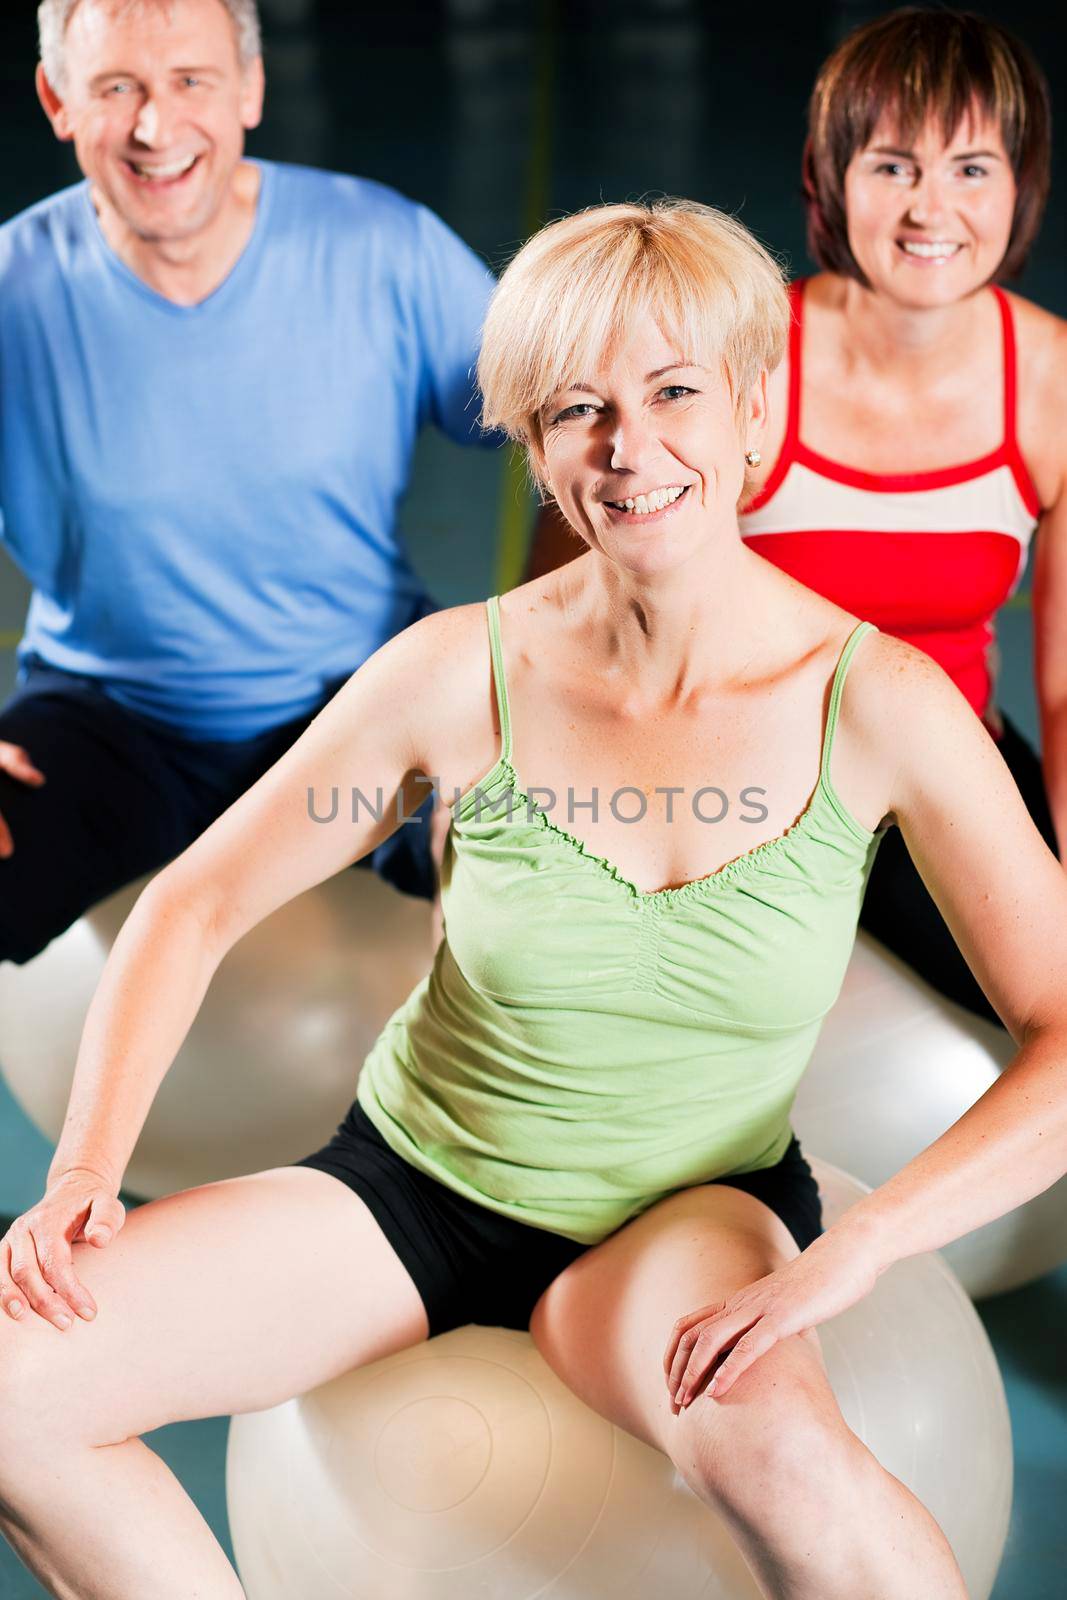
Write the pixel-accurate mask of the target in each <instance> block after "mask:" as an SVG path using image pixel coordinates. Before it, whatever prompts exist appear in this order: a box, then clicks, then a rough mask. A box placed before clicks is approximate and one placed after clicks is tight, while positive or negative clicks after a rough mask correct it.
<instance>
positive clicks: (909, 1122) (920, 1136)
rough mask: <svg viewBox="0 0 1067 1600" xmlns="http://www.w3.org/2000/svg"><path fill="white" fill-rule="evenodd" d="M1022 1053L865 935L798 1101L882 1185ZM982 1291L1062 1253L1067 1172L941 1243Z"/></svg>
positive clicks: (799, 1120) (825, 1150)
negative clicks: (1010, 1207)
mask: <svg viewBox="0 0 1067 1600" xmlns="http://www.w3.org/2000/svg"><path fill="white" fill-rule="evenodd" d="M1014 1054H1015V1045H1014V1044H1013V1043H1012V1040H1011V1037H1010V1035H1009V1034H1008V1033H1007V1031H1006V1030H1005V1029H1003V1028H999V1027H997V1026H996V1025H995V1024H994V1023H991V1022H986V1021H985V1020H984V1019H983V1018H982V1017H976V1016H974V1015H973V1013H972V1012H970V1011H966V1010H964V1009H963V1007H961V1006H957V1005H955V1004H954V1003H953V1002H952V1001H951V1000H946V999H944V998H943V996H941V995H939V994H936V993H935V992H934V991H933V990H932V989H931V988H930V987H929V986H928V985H927V984H925V983H924V982H923V981H922V980H921V979H920V978H918V977H916V975H915V973H914V972H912V971H911V969H910V968H909V967H907V966H905V965H904V964H903V963H902V962H900V961H898V960H897V959H896V958H895V957H894V956H892V955H890V954H889V952H888V951H887V950H886V949H884V947H883V946H882V945H880V944H878V943H877V942H876V941H875V940H873V939H871V938H869V937H868V936H867V935H866V934H860V936H859V938H858V939H857V941H856V948H855V950H854V952H853V955H852V960H851V962H850V963H849V968H848V971H847V973H846V975H845V981H844V984H843V985H842V989H841V994H840V996H839V998H838V1000H837V1003H836V1005H835V1006H834V1008H833V1010H832V1011H831V1012H830V1013H829V1015H828V1016H827V1018H826V1021H825V1022H824V1023H823V1028H822V1032H821V1034H820V1035H819V1041H818V1043H817V1045H816V1047H815V1053H814V1055H813V1056H812V1059H811V1062H810V1064H809V1066H808V1069H807V1071H806V1073H805V1075H804V1078H803V1080H802V1081H801V1085H800V1089H799V1092H798V1094H797V1098H796V1102H795V1104H794V1107H793V1127H794V1128H795V1130H796V1133H797V1136H798V1138H799V1139H800V1142H801V1144H802V1145H803V1146H804V1147H805V1148H806V1149H811V1150H816V1151H818V1153H819V1155H820V1156H822V1157H823V1158H824V1159H825V1160H827V1161H833V1162H835V1163H836V1164H837V1165H838V1166H840V1167H843V1168H844V1169H845V1170H846V1171H847V1172H854V1173H855V1174H856V1176H857V1177H858V1178H861V1179H862V1180H863V1182H864V1183H869V1184H870V1185H871V1187H872V1188H877V1187H878V1185H879V1184H881V1183H884V1182H885V1181H886V1179H887V1178H891V1177H892V1176H893V1175H894V1173H897V1172H899V1171H900V1169H901V1167H903V1166H906V1165H907V1163H908V1162H909V1161H910V1160H912V1158H913V1157H914V1156H917V1155H918V1154H919V1152H920V1150H925V1148H926V1147H927V1145H930V1144H933V1142H934V1140H935V1139H937V1138H939V1137H940V1135H941V1134H943V1133H944V1131H945V1129H946V1128H949V1127H951V1125H952V1124H953V1123H954V1122H956V1121H957V1120H958V1119H959V1118H960V1117H961V1116H962V1115H963V1113H964V1112H965V1111H966V1110H967V1108H968V1107H969V1106H971V1105H973V1104H974V1102H975V1101H976V1100H977V1099H978V1098H979V1097H980V1096H981V1095H983V1094H984V1093H985V1091H986V1090H987V1089H988V1088H989V1087H990V1085H991V1084H993V1083H995V1082H996V1080H997V1078H998V1077H999V1076H1000V1074H1001V1072H1002V1071H1003V1070H1004V1068H1005V1067H1006V1066H1007V1064H1008V1062H1009V1061H1010V1060H1011V1058H1012V1056H1013V1055H1014ZM944 1254H945V1257H946V1259H947V1260H948V1262H949V1264H950V1266H951V1267H952V1269H953V1271H954V1272H955V1273H956V1274H957V1276H958V1277H959V1280H960V1282H961V1283H962V1284H963V1286H964V1288H965V1289H966V1290H967V1291H968V1293H969V1294H970V1295H971V1296H972V1297H973V1298H975V1299H979V1298H981V1297H982V1296H983V1295H989V1294H1000V1293H1002V1292H1003V1291H1004V1290H1006V1289H1015V1288H1018V1286H1019V1285H1020V1284H1023V1283H1029V1282H1031V1281H1032V1280H1033V1279H1034V1278H1039V1277H1041V1276H1042V1275H1043V1274H1044V1273H1046V1272H1051V1271H1052V1269H1053V1268H1054V1267H1058V1266H1059V1265H1060V1264H1061V1263H1062V1262H1064V1261H1067V1179H1063V1180H1061V1181H1060V1182H1059V1183H1057V1184H1054V1185H1053V1187H1052V1188H1051V1189H1047V1190H1046V1191H1045V1193H1044V1194H1040V1195H1037V1196H1036V1197H1035V1198H1034V1199H1033V1200H1030V1201H1028V1202H1027V1204H1026V1205H1023V1206H1019V1207H1018V1208H1017V1209H1016V1210H1015V1211H1012V1212H1009V1213H1008V1215H1007V1216H1004V1217H998V1218H997V1220H996V1221H995V1222H990V1223H987V1224H986V1226H985V1227H984V1228H977V1229H975V1231H974V1232H973V1233H970V1234H968V1235H967V1236H966V1237H965V1238H963V1239H958V1240H956V1241H955V1243H953V1244H950V1245H948V1246H946V1248H945V1251H944Z"/></svg>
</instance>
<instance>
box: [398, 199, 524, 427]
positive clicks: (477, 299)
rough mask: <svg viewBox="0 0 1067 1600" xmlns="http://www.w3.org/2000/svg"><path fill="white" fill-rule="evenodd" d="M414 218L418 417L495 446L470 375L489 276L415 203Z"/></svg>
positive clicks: (491, 281)
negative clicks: (481, 416) (485, 429)
mask: <svg viewBox="0 0 1067 1600" xmlns="http://www.w3.org/2000/svg"><path fill="white" fill-rule="evenodd" d="M417 219H418V239H419V251H418V264H417V269H416V273H415V286H416V292H415V317H416V323H417V327H418V336H419V359H420V363H421V375H420V380H421V381H420V391H421V400H422V405H421V411H422V415H423V420H425V421H430V422H433V423H434V424H435V425H436V426H437V427H438V428H440V429H441V431H442V433H445V434H447V435H448V437H449V438H450V439H455V440H456V442H457V443H458V444H475V445H482V446H485V447H488V448H491V449H495V448H497V447H498V446H499V445H501V444H502V443H503V442H504V439H503V435H502V434H498V433H485V432H483V430H482V428H481V426H480V425H479V421H478V417H479V413H480V411H481V397H480V395H479V393H478V386H477V379H476V367H477V363H478V351H479V349H480V346H481V336H482V325H483V323H484V322H485V313H486V309H487V307H488V305H489V297H490V295H491V294H492V292H493V289H494V287H495V280H494V278H493V275H492V273H491V272H490V271H489V269H488V267H487V266H486V265H485V263H484V262H482V261H480V260H479V259H478V257H477V256H476V255H475V253H474V251H473V250H471V249H470V248H469V246H467V245H465V244H464V243H463V241H462V239H460V238H459V237H458V235H456V234H455V233H453V232H452V229H451V228H449V227H448V226H447V224H445V223H444V222H442V221H441V219H440V217H438V216H436V215H435V214H434V213H433V212H432V211H430V210H428V209H427V208H426V207H425V206H419V207H417Z"/></svg>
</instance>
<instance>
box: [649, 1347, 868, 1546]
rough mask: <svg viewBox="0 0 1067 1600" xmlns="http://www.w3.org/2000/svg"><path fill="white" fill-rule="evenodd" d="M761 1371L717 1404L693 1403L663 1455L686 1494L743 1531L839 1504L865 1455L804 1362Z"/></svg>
mask: <svg viewBox="0 0 1067 1600" xmlns="http://www.w3.org/2000/svg"><path fill="white" fill-rule="evenodd" d="M784 1353H785V1352H784V1349H783V1354H784ZM765 1365H766V1367H767V1370H765V1371H761V1370H760V1367H759V1366H757V1367H755V1368H753V1369H751V1370H750V1371H749V1372H748V1373H747V1374H746V1375H745V1378H744V1379H742V1380H741V1381H740V1382H739V1383H738V1384H737V1385H736V1386H735V1388H734V1389H733V1390H732V1391H731V1393H730V1395H728V1396H727V1397H726V1398H725V1399H724V1400H721V1401H719V1400H712V1399H707V1398H705V1397H703V1396H701V1397H700V1398H698V1399H696V1400H694V1401H693V1402H692V1404H691V1405H689V1406H688V1407H687V1408H686V1409H685V1411H683V1412H682V1413H680V1415H679V1416H678V1417H677V1418H675V1419H674V1423H673V1428H672V1436H673V1444H672V1447H671V1449H670V1455H671V1458H672V1460H673V1461H674V1464H675V1466H676V1467H677V1468H678V1470H679V1472H680V1473H681V1474H682V1476H683V1477H684V1478H685V1480H686V1482H687V1483H688V1484H689V1486H690V1488H691V1489H693V1490H694V1492H695V1493H696V1494H698V1495H699V1496H700V1498H701V1499H702V1500H704V1501H706V1502H707V1503H709V1504H712V1505H714V1506H716V1507H717V1508H718V1509H719V1510H720V1511H722V1512H723V1513H724V1514H726V1515H727V1516H729V1517H731V1518H732V1519H735V1520H737V1521H740V1522H743V1523H746V1524H749V1525H754V1524H756V1523H758V1522H759V1521H761V1520H767V1519H769V1518H773V1516H774V1515H775V1514H776V1512H777V1511H778V1510H782V1511H785V1512H786V1513H787V1514H788V1515H790V1516H795V1515H796V1514H797V1513H798V1512H799V1511H801V1510H802V1508H803V1507H804V1506H805V1505H808V1506H809V1507H810V1508H811V1510H812V1512H813V1514H815V1513H816V1512H817V1507H818V1505H819V1503H821V1502H827V1503H839V1502H840V1496H841V1492H842V1489H843V1487H844V1486H846V1485H847V1484H848V1482H849V1481H850V1479H851V1478H852V1476H853V1475H854V1474H855V1472H856V1471H857V1469H858V1468H859V1466H860V1458H861V1457H863V1456H865V1455H866V1452H865V1451H864V1449H863V1446H862V1445H861V1444H860V1442H859V1440H858V1439H856V1437H855V1435H854V1434H852V1433H851V1432H850V1430H849V1428H848V1427H847V1425H846V1423H845V1421H844V1419H843V1417H842V1416H841V1413H840V1412H839V1411H838V1409H837V1406H836V1403H835V1402H834V1400H833V1397H832V1395H831V1394H830V1392H829V1389H828V1388H827V1387H826V1386H825V1385H824V1383H823V1382H821V1381H819V1380H820V1375H821V1374H820V1372H819V1371H818V1370H816V1369H814V1368H811V1369H810V1371H811V1375H810V1378H809V1377H807V1376H806V1375H805V1370H804V1369H805V1367H807V1365H808V1363H807V1362H804V1361H802V1362H800V1363H794V1362H784V1361H780V1362H778V1363H774V1362H773V1361H771V1362H770V1364H768V1358H765V1359H764V1362H763V1363H760V1366H765ZM775 1366H777V1368H778V1370H772V1369H773V1368H774V1367H775Z"/></svg>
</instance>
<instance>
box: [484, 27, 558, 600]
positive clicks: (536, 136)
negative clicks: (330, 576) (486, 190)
mask: <svg viewBox="0 0 1067 1600" xmlns="http://www.w3.org/2000/svg"><path fill="white" fill-rule="evenodd" d="M555 50H556V6H555V0H539V3H538V6H537V34H536V40H535V46H534V66H533V93H532V101H531V115H530V152H529V158H528V160H527V164H526V184H525V193H524V196H523V206H522V236H523V238H524V239H528V238H529V236H530V234H531V233H535V232H536V230H537V229H538V228H539V227H540V226H541V224H542V223H543V222H544V221H545V219H546V217H547V216H548V207H549V203H550V199H551V184H552V95H553V87H554V82H555ZM532 505H533V501H532V498H531V493H530V482H529V477H528V475H527V472H526V461H525V458H524V455H523V452H522V451H521V450H520V449H519V447H518V446H517V445H511V446H509V447H508V450H507V455H506V459H505V462H504V470H503V473H502V474H501V484H500V505H499V512H498V516H497V544H496V574H495V580H494V584H495V588H496V590H497V592H498V593H499V594H503V593H505V592H506V591H507V590H508V589H513V588H514V587H515V585H516V584H517V583H518V582H519V580H520V578H521V577H522V571H523V567H524V565H525V562H526V549H527V544H528V541H529V530H530V517H531V511H532Z"/></svg>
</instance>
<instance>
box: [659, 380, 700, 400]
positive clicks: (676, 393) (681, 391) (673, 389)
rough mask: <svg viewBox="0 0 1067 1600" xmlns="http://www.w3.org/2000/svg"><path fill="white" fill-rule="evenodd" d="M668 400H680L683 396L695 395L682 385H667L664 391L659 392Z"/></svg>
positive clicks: (693, 391)
mask: <svg viewBox="0 0 1067 1600" xmlns="http://www.w3.org/2000/svg"><path fill="white" fill-rule="evenodd" d="M660 394H662V395H665V396H666V397H667V399H668V400H680V399H681V397H682V396H683V395H686V394H696V390H695V389H690V388H688V387H687V386H686V385H685V384H684V383H669V384H668V385H667V386H666V388H665V389H661V390H660Z"/></svg>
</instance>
